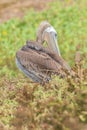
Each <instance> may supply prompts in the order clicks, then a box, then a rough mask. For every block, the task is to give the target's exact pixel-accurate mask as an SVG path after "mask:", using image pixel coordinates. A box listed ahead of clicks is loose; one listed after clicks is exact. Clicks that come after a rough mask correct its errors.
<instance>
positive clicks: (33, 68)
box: [16, 21, 71, 83]
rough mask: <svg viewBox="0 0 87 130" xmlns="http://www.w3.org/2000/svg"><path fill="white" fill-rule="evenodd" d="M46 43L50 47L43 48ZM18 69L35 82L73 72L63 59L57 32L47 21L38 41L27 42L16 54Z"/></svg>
mask: <svg viewBox="0 0 87 130" xmlns="http://www.w3.org/2000/svg"><path fill="white" fill-rule="evenodd" d="M44 41H46V42H47V45H48V47H43V43H44ZM16 64H17V66H18V68H19V69H20V70H21V71H22V72H23V73H24V74H25V75H26V76H28V77H30V78H31V79H32V80H33V81H35V82H40V83H42V82H48V81H49V80H50V79H51V74H53V73H56V74H59V75H60V74H61V75H65V72H64V70H66V71H68V72H69V73H70V72H71V68H70V66H69V65H68V64H67V62H66V61H65V60H64V59H63V58H62V57H61V54H60V51H59V47H58V44H57V32H56V31H55V29H54V28H53V27H52V26H51V25H50V24H49V23H48V22H46V21H44V22H42V23H41V24H40V26H39V28H38V31H37V39H36V41H27V42H26V45H24V46H23V47H22V48H21V49H19V50H18V51H17V53H16Z"/></svg>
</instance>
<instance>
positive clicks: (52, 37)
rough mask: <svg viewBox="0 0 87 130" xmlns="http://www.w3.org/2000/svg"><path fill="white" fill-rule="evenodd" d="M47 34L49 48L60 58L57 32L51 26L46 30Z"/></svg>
mask: <svg viewBox="0 0 87 130" xmlns="http://www.w3.org/2000/svg"><path fill="white" fill-rule="evenodd" d="M45 32H46V33H45V39H46V41H47V43H48V47H49V48H50V49H51V50H53V51H55V52H56V53H57V54H58V55H59V56H60V50H59V46H58V42H57V32H56V30H55V29H54V28H53V27H52V26H51V27H48V28H47V29H45Z"/></svg>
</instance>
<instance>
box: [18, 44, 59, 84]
mask: <svg viewBox="0 0 87 130" xmlns="http://www.w3.org/2000/svg"><path fill="white" fill-rule="evenodd" d="M16 63H17V66H18V68H19V69H21V70H22V71H23V72H24V74H25V75H27V76H28V77H30V78H31V79H33V80H34V81H37V82H41V81H43V80H44V81H48V80H49V79H50V74H52V73H59V72H60V70H61V65H60V64H58V63H57V62H56V61H55V60H53V59H52V58H51V57H50V56H49V55H47V54H46V53H44V52H41V51H37V50H33V49H30V48H27V47H26V45H25V46H23V47H22V49H21V50H19V51H17V53H16ZM48 73H49V74H48Z"/></svg>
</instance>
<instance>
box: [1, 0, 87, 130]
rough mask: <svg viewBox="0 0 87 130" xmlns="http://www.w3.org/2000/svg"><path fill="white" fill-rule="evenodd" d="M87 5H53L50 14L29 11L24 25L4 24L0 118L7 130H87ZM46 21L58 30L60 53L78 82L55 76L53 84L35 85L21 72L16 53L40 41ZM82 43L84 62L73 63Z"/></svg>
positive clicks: (18, 22)
mask: <svg viewBox="0 0 87 130" xmlns="http://www.w3.org/2000/svg"><path fill="white" fill-rule="evenodd" d="M86 3H87V2H86V0H83V1H76V2H74V1H73V0H66V1H64V2H61V1H55V2H52V3H51V4H50V5H49V9H47V10H44V11H42V12H35V11H34V10H33V9H30V10H29V12H28V13H27V14H26V16H25V17H24V18H23V19H22V20H19V19H11V20H9V21H8V22H6V23H3V24H1V25H0V77H1V78H0V97H1V99H0V105H1V107H0V119H1V121H2V122H3V123H4V124H5V125H8V127H9V125H11V126H12V128H11V127H10V128H8V129H9V130H10V129H12V130H14V129H16V130H17V129H18V130H22V129H23V130H24V129H31V130H34V129H35V130H45V129H47V130H85V128H84V124H86V123H87V69H86V67H87V47H86V46H87V38H86V34H87V6H86ZM43 20H48V21H49V22H50V23H51V24H52V25H53V26H54V27H55V29H56V30H57V32H58V42H59V46H60V50H61V54H62V56H63V57H64V59H66V60H67V61H68V62H69V63H70V64H71V66H73V67H72V68H73V70H74V71H75V77H74V79H72V78H71V77H67V78H66V79H59V77H56V76H55V77H54V78H53V80H52V81H50V83H48V84H45V85H44V86H41V85H39V84H36V83H32V82H31V81H30V80H29V79H27V78H26V77H24V75H23V74H22V73H21V72H19V70H18V69H17V67H16V64H15V54H16V51H17V50H18V49H19V48H20V47H21V46H22V45H23V44H25V42H26V40H27V39H35V38H36V30H37V27H38V25H39V23H40V22H41V21H43ZM78 44H80V49H79V51H80V53H81V54H82V55H84V58H82V60H81V61H80V63H78V62H74V57H75V52H76V47H77V45H78ZM74 65H75V66H74ZM13 111H14V113H13ZM82 123H84V124H82ZM1 125H2V127H3V129H4V126H3V124H1V123H0V126H1ZM13 126H14V127H13ZM15 127H16V128H15ZM0 128H1V127H0ZM86 128H87V126H86ZM5 129H7V127H6V128H5Z"/></svg>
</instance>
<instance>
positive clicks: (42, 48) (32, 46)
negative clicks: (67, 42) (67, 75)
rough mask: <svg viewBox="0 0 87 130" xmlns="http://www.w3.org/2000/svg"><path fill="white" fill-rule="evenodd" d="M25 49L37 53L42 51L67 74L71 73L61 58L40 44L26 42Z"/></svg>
mask: <svg viewBox="0 0 87 130" xmlns="http://www.w3.org/2000/svg"><path fill="white" fill-rule="evenodd" d="M26 44H27V48H28V47H29V48H31V49H34V50H37V51H42V52H44V53H46V54H48V55H49V56H50V57H51V58H53V59H54V60H55V61H56V62H58V63H59V64H60V65H61V66H62V67H63V69H65V70H67V71H68V72H71V67H70V66H69V64H68V63H67V62H66V61H65V60H64V59H63V58H62V57H61V56H59V55H58V54H57V53H55V52H53V51H51V50H49V49H47V48H44V47H43V46H42V45H41V44H38V43H37V42H35V43H34V42H31V41H27V43H26Z"/></svg>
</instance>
